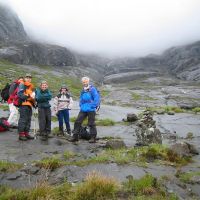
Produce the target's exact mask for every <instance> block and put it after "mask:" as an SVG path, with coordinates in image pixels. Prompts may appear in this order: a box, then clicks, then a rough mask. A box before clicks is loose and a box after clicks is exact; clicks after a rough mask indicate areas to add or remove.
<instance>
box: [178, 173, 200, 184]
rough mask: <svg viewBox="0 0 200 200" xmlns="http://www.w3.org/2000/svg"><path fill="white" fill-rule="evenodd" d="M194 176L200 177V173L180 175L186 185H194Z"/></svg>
mask: <svg viewBox="0 0 200 200" xmlns="http://www.w3.org/2000/svg"><path fill="white" fill-rule="evenodd" d="M194 176H198V177H200V171H197V172H185V173H180V174H179V179H180V180H181V181H182V182H184V183H193V181H192V178H193V177H194Z"/></svg>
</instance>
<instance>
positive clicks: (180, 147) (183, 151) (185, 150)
mask: <svg viewBox="0 0 200 200" xmlns="http://www.w3.org/2000/svg"><path fill="white" fill-rule="evenodd" d="M170 149H171V150H172V151H173V152H174V153H176V154H177V155H179V156H180V157H184V156H190V149H189V147H188V145H187V144H186V143H184V142H182V143H175V144H173V145H172V146H171V147H170Z"/></svg>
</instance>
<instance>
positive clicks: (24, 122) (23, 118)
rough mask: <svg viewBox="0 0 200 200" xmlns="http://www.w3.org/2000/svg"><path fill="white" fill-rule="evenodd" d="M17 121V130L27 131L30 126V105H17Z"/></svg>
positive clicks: (20, 131)
mask: <svg viewBox="0 0 200 200" xmlns="http://www.w3.org/2000/svg"><path fill="white" fill-rule="evenodd" d="M19 115H20V116H19V122H18V132H19V133H22V132H26V133H29V131H30V127H31V117H32V107H31V106H20V107H19Z"/></svg>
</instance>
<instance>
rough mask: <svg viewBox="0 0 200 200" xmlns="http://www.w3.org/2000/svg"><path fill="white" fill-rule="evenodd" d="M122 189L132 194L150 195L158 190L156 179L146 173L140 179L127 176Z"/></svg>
mask: <svg viewBox="0 0 200 200" xmlns="http://www.w3.org/2000/svg"><path fill="white" fill-rule="evenodd" d="M123 185H124V189H125V190H126V191H127V192H132V193H134V195H136V196H137V195H149V194H150V195H152V194H156V193H157V192H158V183H157V179H156V178H154V177H153V176H152V175H151V174H146V175H145V176H143V177H142V178H141V179H134V178H129V179H128V181H126V182H124V184H123Z"/></svg>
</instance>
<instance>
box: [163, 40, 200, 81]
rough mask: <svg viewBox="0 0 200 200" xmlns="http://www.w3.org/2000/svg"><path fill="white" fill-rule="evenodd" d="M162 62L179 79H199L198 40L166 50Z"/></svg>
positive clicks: (199, 42) (199, 49) (199, 44)
mask: <svg viewBox="0 0 200 200" xmlns="http://www.w3.org/2000/svg"><path fill="white" fill-rule="evenodd" d="M162 63H163V64H164V65H166V66H167V67H168V69H169V70H170V72H171V73H173V74H175V75H176V76H177V77H179V78H181V79H186V80H200V41H198V42H195V43H193V44H190V45H185V46H181V47H173V48H170V49H168V50H166V51H165V52H164V53H163V55H162Z"/></svg>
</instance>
